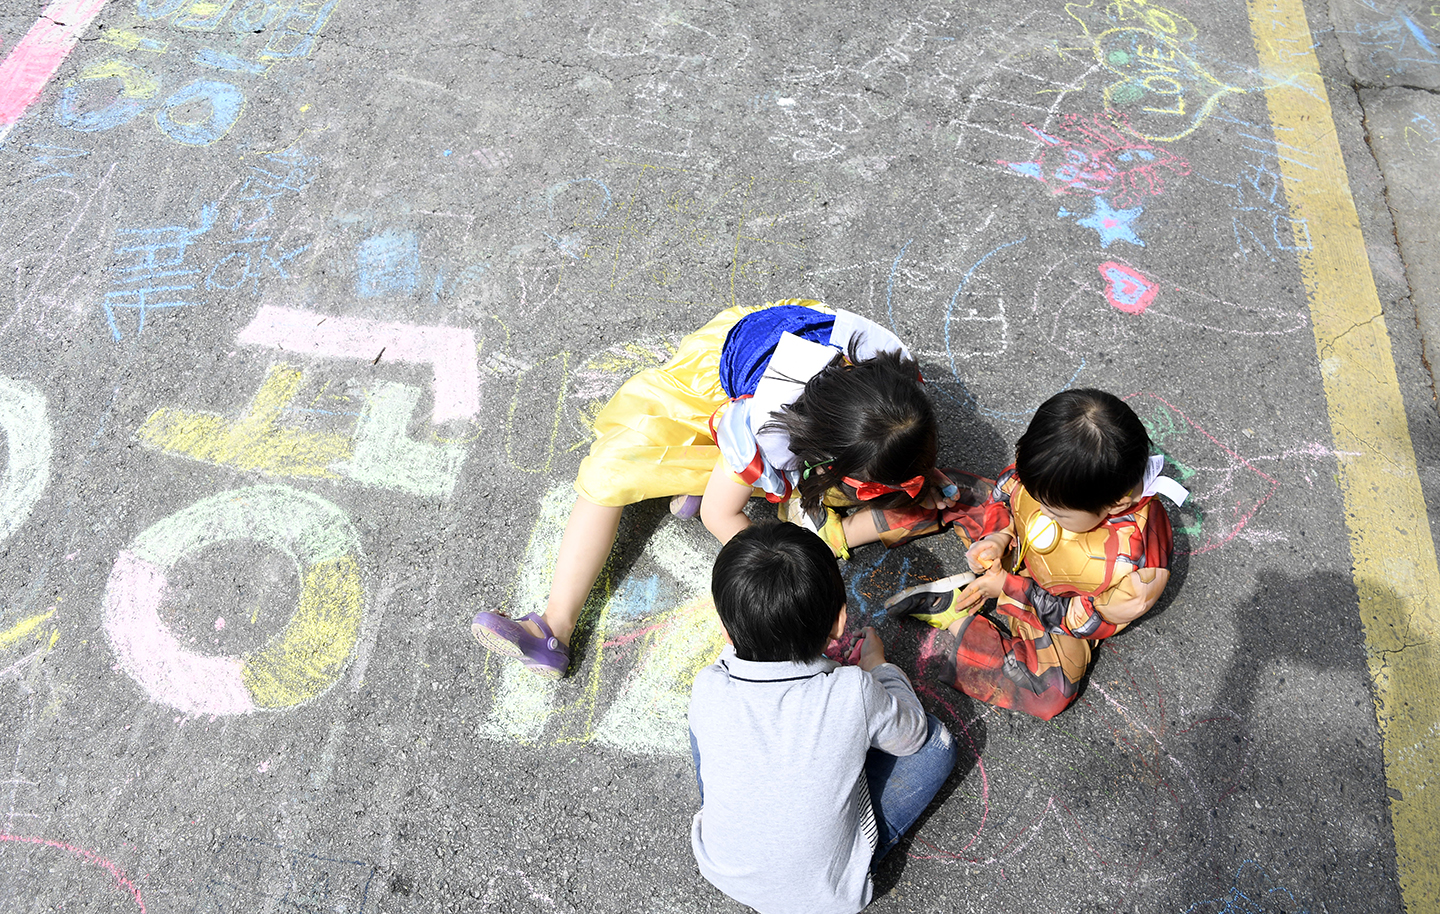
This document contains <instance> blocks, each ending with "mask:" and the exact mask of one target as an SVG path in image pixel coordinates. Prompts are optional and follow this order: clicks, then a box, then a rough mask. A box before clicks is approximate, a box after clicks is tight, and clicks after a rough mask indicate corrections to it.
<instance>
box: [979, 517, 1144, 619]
mask: <svg viewBox="0 0 1440 914" xmlns="http://www.w3.org/2000/svg"><path fill="white" fill-rule="evenodd" d="M1140 522H1141V523H1142V524H1143V525H1144V529H1143V530H1142V531H1140V545H1139V547H1138V548H1136V549H1135V550H1134V553H1135V554H1133V555H1130V556H1129V558H1130V559H1131V560H1132V561H1133V562H1134V563H1135V565H1136V566H1137V567H1135V570H1134V571H1130V572H1124V571H1121V570H1120V569H1119V568H1118V567H1116V568H1115V572H1116V573H1115V575H1114V578H1113V580H1112V581H1111V584H1110V587H1109V588H1107V589H1106V590H1103V591H1101V592H1100V593H1098V594H1096V595H1095V596H1093V597H1088V596H1079V597H1074V596H1067V595H1064V594H1055V593H1051V592H1049V591H1047V590H1045V589H1044V588H1043V587H1041V586H1040V585H1039V584H1037V583H1036V582H1035V581H1033V580H1031V579H1029V578H1017V579H1014V580H1011V579H1007V580H1006V584H1005V591H1006V593H1008V594H1010V596H1011V597H1012V598H1013V599H1015V600H1016V601H1017V602H1021V603H1027V604H1029V605H1030V606H1031V607H1032V608H1033V609H1034V610H1035V615H1036V616H1038V617H1039V619H1040V621H1041V622H1042V623H1044V625H1045V628H1046V629H1048V630H1049V631H1052V632H1057V631H1058V632H1063V633H1065V634H1067V635H1070V636H1072V637H1075V638H1089V639H1099V638H1108V637H1109V636H1110V635H1113V634H1115V633H1116V632H1118V631H1119V630H1120V629H1122V628H1124V627H1125V626H1126V625H1128V624H1130V623H1131V622H1134V621H1135V620H1136V619H1138V618H1140V617H1141V616H1143V615H1145V614H1146V613H1147V612H1149V611H1150V608H1151V607H1153V606H1154V605H1155V601H1157V600H1159V599H1160V594H1161V592H1163V591H1164V590H1165V585H1166V584H1167V583H1168V582H1169V580H1170V551H1171V547H1172V535H1173V534H1172V533H1171V530H1170V518H1169V517H1168V516H1167V515H1166V514H1165V509H1164V508H1162V507H1160V505H1159V504H1158V503H1152V506H1151V507H1150V509H1149V510H1148V511H1146V512H1145V514H1144V516H1143V518H1141V520H1140ZM1111 561H1112V562H1113V561H1116V560H1114V559H1112V560H1111ZM1011 578H1014V576H1013V575H1012V576H1011Z"/></svg>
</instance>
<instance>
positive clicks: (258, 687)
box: [241, 555, 365, 708]
mask: <svg viewBox="0 0 1440 914" xmlns="http://www.w3.org/2000/svg"><path fill="white" fill-rule="evenodd" d="M364 602H365V595H364V587H363V585H362V584H361V581H360V566H359V564H358V563H357V562H356V561H355V559H354V558H353V557H351V556H348V555H347V556H341V557H340V558H336V559H331V560H329V561H325V562H317V563H315V564H313V565H311V566H309V567H308V568H306V569H305V570H304V580H303V582H302V584H301V590H300V600H299V604H298V606H297V607H296V609H295V614H294V615H293V616H291V618H290V622H289V624H288V625H286V626H285V630H284V631H283V632H282V633H281V634H280V636H279V637H278V638H275V639H273V641H272V643H270V644H267V645H266V646H265V647H264V648H262V649H261V650H259V651H257V652H255V653H254V654H251V655H249V656H247V657H246V658H245V660H244V664H245V665H244V667H243V669H242V671H241V679H242V680H243V681H244V683H245V687H246V688H247V689H248V690H249V691H250V695H251V697H252V698H253V699H254V701H255V706H256V707H257V708H288V707H290V706H292V705H298V704H300V703H302V702H306V701H309V700H310V699H312V698H315V697H316V696H318V695H319V694H320V693H322V692H324V691H325V690H326V689H328V688H330V686H331V685H333V684H334V682H335V680H336V679H338V678H339V676H340V673H341V672H342V671H343V670H344V669H345V666H346V665H347V664H348V663H349V662H350V655H351V654H352V653H353V652H354V648H355V642H356V639H357V638H358V637H359V635H360V618H361V616H362V615H363V611H364Z"/></svg>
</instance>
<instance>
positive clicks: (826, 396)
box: [471, 299, 954, 678]
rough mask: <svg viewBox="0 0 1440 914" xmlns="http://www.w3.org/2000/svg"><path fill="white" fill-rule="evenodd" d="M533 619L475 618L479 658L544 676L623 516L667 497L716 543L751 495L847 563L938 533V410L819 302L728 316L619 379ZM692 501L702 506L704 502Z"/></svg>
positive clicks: (873, 345) (732, 529)
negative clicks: (872, 550)
mask: <svg viewBox="0 0 1440 914" xmlns="http://www.w3.org/2000/svg"><path fill="white" fill-rule="evenodd" d="M595 433H596V440H595V442H594V444H592V445H591V448H590V454H589V456H588V457H586V458H585V460H584V461H582V462H581V464H580V473H579V477H578V478H577V479H576V481H575V490H576V492H577V493H578V497H577V498H576V500H575V507H574V508H573V509H572V511H571V514H570V519H569V521H568V523H567V524H566V527H565V534H564V536H563V538H562V539H561V542H560V550H559V553H558V555H557V557H556V561H555V572H554V576H553V578H552V582H551V589H550V597H549V600H548V602H547V604H546V608H545V612H544V614H543V615H540V614H535V613H531V614H530V615H527V616H525V617H524V618H523V619H518V620H517V619H511V618H509V617H508V616H505V615H503V614H500V613H494V612H481V613H479V614H478V615H476V616H475V619H474V621H473V622H472V624H471V631H472V633H473V634H474V635H475V637H476V639H477V640H478V641H479V642H480V643H481V644H482V645H483V646H485V647H486V648H488V649H490V650H492V651H495V652H497V653H500V654H504V655H506V656H510V657H515V658H517V659H519V660H521V661H522V662H523V663H524V664H525V666H526V667H527V668H529V669H530V670H531V671H533V672H535V673H537V674H539V675H541V676H546V677H550V678H558V677H560V676H563V675H564V674H565V672H566V670H567V669H568V667H569V663H570V651H569V642H570V638H571V635H572V634H573V632H574V629H575V624H576V622H577V621H578V619H579V616H580V611H581V609H582V608H583V607H584V604H585V600H586V598H587V597H588V595H589V593H590V589H591V587H593V586H594V583H595V580H596V578H597V577H598V576H599V574H600V570H601V568H602V567H603V566H604V563H605V559H606V557H607V556H608V555H609V553H610V548H611V546H612V545H613V543H614V541H615V535H616V532H617V530H618V528H619V524H620V515H621V510H622V508H623V507H624V506H625V505H628V504H633V503H635V502H638V501H641V500H643V499H647V498H658V497H671V498H672V501H671V510H672V511H674V512H675V513H677V514H680V515H681V516H692V515H693V514H695V513H696V512H697V510H698V513H699V515H700V518H701V520H702V521H703V522H704V523H705V526H706V528H707V529H709V530H710V532H711V533H713V534H714V535H715V536H716V538H717V539H719V540H720V542H721V543H724V542H727V541H728V540H729V539H730V537H731V536H733V535H734V534H735V533H737V532H739V531H740V530H742V529H744V528H745V527H747V526H748V525H749V523H750V521H749V519H748V518H747V517H746V516H745V513H744V508H745V504H746V502H748V501H749V499H750V496H751V494H752V492H754V491H755V490H759V492H761V493H763V494H764V495H765V497H766V498H768V499H769V500H771V501H772V502H777V503H780V504H781V510H782V516H783V517H785V519H787V520H792V521H795V522H797V523H801V524H802V525H803V526H807V527H808V528H809V529H811V530H813V531H815V532H816V533H818V534H819V535H820V536H821V537H822V538H824V540H825V541H826V543H827V544H829V546H830V548H831V550H832V551H833V552H835V554H836V555H839V556H841V557H842V558H844V557H848V554H849V553H848V549H849V547H850V546H855V545H860V544H862V543H870V542H876V541H881V542H884V543H885V544H886V545H888V546H895V545H898V544H900V543H902V542H907V541H909V540H910V539H913V538H915V537H917V536H923V535H925V534H928V533H933V532H935V531H936V530H938V529H939V526H940V525H939V519H938V516H937V511H938V509H939V508H942V507H946V506H948V505H949V503H950V502H949V498H948V495H949V494H953V492H954V487H953V486H952V485H950V483H949V480H948V479H946V478H945V477H944V476H942V475H941V474H939V473H938V472H937V471H936V469H935V452H936V440H935V415H934V407H933V406H932V405H931V403H930V400H929V398H928V397H927V396H926V394H925V391H924V389H923V388H922V386H921V382H920V375H919V369H918V367H917V366H916V364H915V362H914V360H913V359H911V358H910V356H909V354H908V353H907V352H906V351H905V349H904V347H903V346H902V345H901V343H900V341H899V339H897V338H896V337H895V335H894V334H893V333H891V332H890V331H889V330H886V329H885V328H883V327H881V326H879V325H878V324H875V323H874V322H872V321H869V320H866V319H865V318H863V317H859V316H858V315H855V314H851V313H849V312H846V311H831V310H829V309H827V308H825V307H824V306H823V305H821V304H820V303H819V302H816V301H811V300H802V299H789V300H786V301H782V302H776V303H773V304H768V305H765V306H762V307H744V306H737V307H733V308H729V309H727V310H725V311H722V312H720V314H718V315H716V316H715V317H714V318H713V319H712V320H711V321H710V322H709V323H708V324H706V325H705V326H704V327H701V328H700V329H699V330H697V331H695V332H694V333H692V334H690V335H689V336H687V337H685V338H684V339H683V340H682V341H681V342H680V346H679V349H678V350H677V352H676V353H675V357H674V358H673V359H671V360H670V361H669V362H668V363H667V364H665V365H664V366H662V367H660V368H653V369H649V370H646V371H643V372H641V373H639V374H638V375H636V376H634V377H632V378H630V379H629V380H628V381H626V382H625V383H624V384H623V385H622V386H621V388H620V390H619V391H617V392H616V394H615V396H614V397H612V398H611V399H610V402H609V403H607V404H606V405H605V407H604V409H602V410H601V411H600V413H599V414H598V415H597V416H596V419H595ZM702 496H703V498H702Z"/></svg>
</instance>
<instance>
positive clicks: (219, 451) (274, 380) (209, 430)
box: [137, 365, 351, 479]
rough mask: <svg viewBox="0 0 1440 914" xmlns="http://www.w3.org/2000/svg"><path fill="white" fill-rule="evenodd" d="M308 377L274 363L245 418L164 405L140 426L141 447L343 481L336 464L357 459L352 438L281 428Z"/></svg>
mask: <svg viewBox="0 0 1440 914" xmlns="http://www.w3.org/2000/svg"><path fill="white" fill-rule="evenodd" d="M303 379H304V373H303V372H302V371H301V370H300V369H299V368H291V367H289V366H287V365H272V366H271V367H270V370H269V371H268V372H267V373H266V375H265V381H264V383H262V384H261V385H260V389H259V391H257V392H256V394H255V398H254V399H253V400H251V401H250V406H249V408H248V409H246V411H245V413H244V415H242V416H241V417H240V418H239V419H235V420H231V419H226V418H225V417H224V416H221V415H217V414H215V413H207V412H196V411H192V410H187V409H175V408H170V407H161V408H160V409H157V410H155V412H153V413H151V414H150V418H148V419H146V420H145V424H144V425H142V426H141V427H140V430H139V432H138V433H137V437H138V438H139V439H140V441H141V443H143V444H145V445H148V446H149V447H153V448H157V449H159V450H162V451H165V452H166V453H170V454H175V455H177V456H181V457H189V458H190V459H192V460H201V461H204V462H205V463H213V464H217V465H219V466H228V467H234V468H235V469H239V470H259V471H261V472H263V473H265V474H267V475H270V476H301V477H322V478H326V479H338V478H339V474H338V473H336V472H334V471H333V470H332V469H331V468H330V465H331V464H333V463H334V462H336V461H338V460H345V459H348V458H349V457H350V455H351V446H350V439H349V438H347V437H345V436H343V435H337V434H334V433H331V432H311V431H305V430H303V429H298V428H291V427H288V426H283V425H280V424H279V422H278V419H279V417H280V411H281V410H283V409H285V408H286V407H287V406H289V405H290V403H291V401H292V400H294V399H295V395H296V394H297V393H299V391H300V385H301V383H302V381H303Z"/></svg>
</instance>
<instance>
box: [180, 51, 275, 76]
mask: <svg viewBox="0 0 1440 914" xmlns="http://www.w3.org/2000/svg"><path fill="white" fill-rule="evenodd" d="M194 60H195V62H196V63H198V64H199V65H200V66H202V67H209V68H210V69H212V70H225V71H227V72H230V73H248V74H250V75H251V76H258V75H262V74H264V73H265V71H266V70H268V69H270V68H269V67H267V66H266V65H265V64H263V63H256V62H255V61H253V60H246V59H245V58H243V57H237V56H235V55H234V54H228V53H226V52H224V51H217V50H215V49H214V48H201V49H200V50H198V51H196V52H195V57H194Z"/></svg>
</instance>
